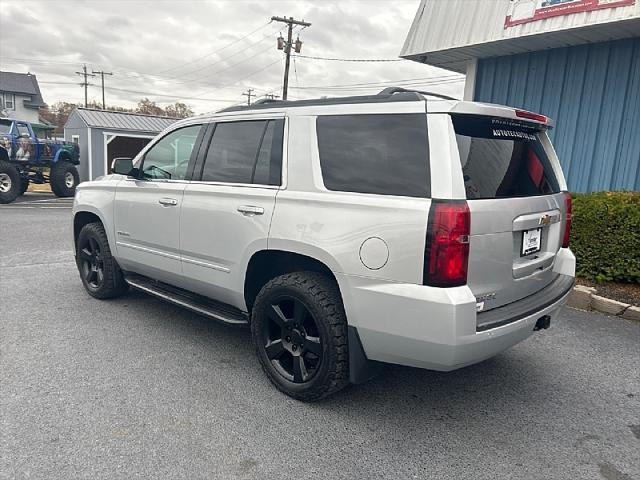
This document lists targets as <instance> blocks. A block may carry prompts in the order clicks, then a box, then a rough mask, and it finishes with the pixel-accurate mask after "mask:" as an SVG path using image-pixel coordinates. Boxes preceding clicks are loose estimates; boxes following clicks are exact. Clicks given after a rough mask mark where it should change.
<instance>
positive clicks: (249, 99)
mask: <svg viewBox="0 0 640 480" xmlns="http://www.w3.org/2000/svg"><path fill="white" fill-rule="evenodd" d="M253 91H254V89H253V88H247V91H246V92H244V93H243V94H242V95H244V96H245V97H247V105H251V97H252V96H253V97H255V95H253V94H252V93H251V92H253Z"/></svg>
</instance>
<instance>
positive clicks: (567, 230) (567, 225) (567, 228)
mask: <svg viewBox="0 0 640 480" xmlns="http://www.w3.org/2000/svg"><path fill="white" fill-rule="evenodd" d="M564 208H565V215H566V217H565V221H564V234H563V235H562V248H569V237H570V236H571V195H569V192H564Z"/></svg>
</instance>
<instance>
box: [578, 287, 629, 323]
mask: <svg viewBox="0 0 640 480" xmlns="http://www.w3.org/2000/svg"><path fill="white" fill-rule="evenodd" d="M567 305H568V306H570V307H572V308H577V309H578V310H586V311H591V310H595V311H597V312H601V313H605V314H607V315H614V316H616V317H622V318H625V319H627V320H633V321H636V322H640V307H636V306H633V305H630V304H628V303H623V302H618V301H617V300H613V299H611V298H605V297H602V296H600V295H598V291H597V290H596V289H595V288H593V287H587V286H584V285H576V286H575V287H573V291H572V292H571V294H570V295H569V298H568V299H567Z"/></svg>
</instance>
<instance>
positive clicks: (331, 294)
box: [251, 272, 349, 401]
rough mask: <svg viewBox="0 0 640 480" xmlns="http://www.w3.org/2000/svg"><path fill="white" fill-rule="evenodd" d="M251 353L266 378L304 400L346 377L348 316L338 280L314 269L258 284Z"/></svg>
mask: <svg viewBox="0 0 640 480" xmlns="http://www.w3.org/2000/svg"><path fill="white" fill-rule="evenodd" d="M251 332H252V337H253V341H254V345H255V348H256V353H257V355H258V359H259V360H260V364H261V365H262V368H263V370H264V371H265V373H266V374H267V376H268V377H269V380H271V382H272V383H273V384H274V385H275V386H276V388H278V389H279V390H280V391H282V392H284V393H286V394H287V395H289V396H291V397H293V398H296V399H298V400H303V401H314V400H320V399H321V398H324V397H326V396H328V395H331V394H333V393H335V392H337V391H338V390H341V389H342V388H344V387H345V386H347V385H348V383H349V362H348V345H347V319H346V315H345V313H344V308H343V305H342V299H341V297H340V292H339V290H338V287H337V285H335V282H333V281H332V280H331V279H330V278H328V277H327V276H326V275H323V274H321V273H317V272H296V273H290V274H286V275H282V276H280V277H276V278H274V279H273V280H271V281H269V282H268V283H267V284H266V285H265V286H264V287H263V288H262V290H260V293H259V294H258V296H257V298H256V301H255V303H254V307H253V311H252V317H251Z"/></svg>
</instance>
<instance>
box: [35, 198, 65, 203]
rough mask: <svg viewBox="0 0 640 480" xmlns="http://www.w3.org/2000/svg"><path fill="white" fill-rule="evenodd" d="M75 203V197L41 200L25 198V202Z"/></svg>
mask: <svg viewBox="0 0 640 480" xmlns="http://www.w3.org/2000/svg"><path fill="white" fill-rule="evenodd" d="M52 202H57V203H73V198H41V199H39V200H25V201H24V202H23V203H52Z"/></svg>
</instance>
